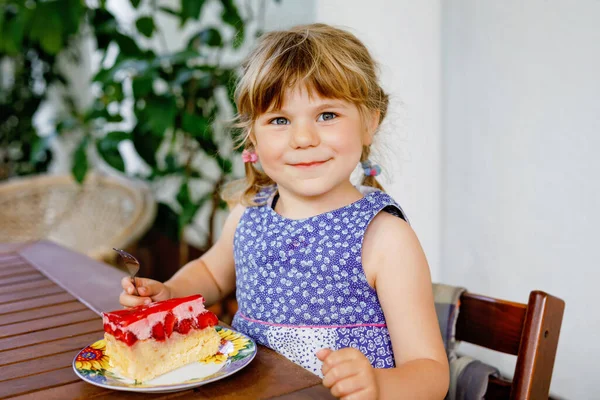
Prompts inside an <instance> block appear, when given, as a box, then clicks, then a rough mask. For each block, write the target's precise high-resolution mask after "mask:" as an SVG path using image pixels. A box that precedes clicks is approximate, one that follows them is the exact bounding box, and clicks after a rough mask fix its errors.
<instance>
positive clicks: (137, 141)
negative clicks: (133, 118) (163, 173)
mask: <svg viewBox="0 0 600 400" xmlns="http://www.w3.org/2000/svg"><path fill="white" fill-rule="evenodd" d="M131 139H132V141H133V146H134V147H135V151H136V152H137V153H138V154H139V155H140V157H141V158H142V159H143V160H144V161H145V162H146V163H147V164H148V165H149V166H151V167H155V166H156V152H157V151H158V148H159V147H160V144H161V143H162V141H163V138H162V137H158V136H155V135H153V134H152V133H151V132H149V131H147V130H145V129H144V127H143V126H142V125H141V124H139V123H138V125H136V126H135V128H134V129H133V131H132V136H131Z"/></svg>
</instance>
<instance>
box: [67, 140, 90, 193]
mask: <svg viewBox="0 0 600 400" xmlns="http://www.w3.org/2000/svg"><path fill="white" fill-rule="evenodd" d="M88 141H89V139H88V137H87V136H86V137H84V138H83V140H82V141H81V142H80V143H79V146H77V150H75V154H74V156H73V166H72V168H71V173H72V174H73V177H74V178H75V180H76V181H77V182H78V183H83V181H84V180H85V175H86V174H87V171H88V159H87V152H86V149H87V145H88Z"/></svg>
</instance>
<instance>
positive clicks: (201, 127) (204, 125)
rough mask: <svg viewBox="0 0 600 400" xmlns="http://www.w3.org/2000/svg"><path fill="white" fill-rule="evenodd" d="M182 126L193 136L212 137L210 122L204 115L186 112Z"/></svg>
mask: <svg viewBox="0 0 600 400" xmlns="http://www.w3.org/2000/svg"><path fill="white" fill-rule="evenodd" d="M181 128H182V129H183V130H184V131H186V132H189V133H190V134H191V135H192V136H193V137H201V138H210V134H211V132H210V123H209V122H208V120H207V119H206V118H204V117H202V116H199V115H195V114H189V113H187V112H186V113H184V114H183V117H182V119H181Z"/></svg>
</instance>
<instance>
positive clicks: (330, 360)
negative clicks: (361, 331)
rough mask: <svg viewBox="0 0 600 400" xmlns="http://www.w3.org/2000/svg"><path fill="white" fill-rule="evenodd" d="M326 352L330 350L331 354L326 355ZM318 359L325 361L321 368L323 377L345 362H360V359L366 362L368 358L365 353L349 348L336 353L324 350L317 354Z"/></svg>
mask: <svg viewBox="0 0 600 400" xmlns="http://www.w3.org/2000/svg"><path fill="white" fill-rule="evenodd" d="M324 350H328V351H329V353H325V352H324ZM319 356H322V357H323V358H320V357H319ZM317 358H319V360H321V361H323V366H322V367H321V372H323V375H326V374H327V372H328V371H329V370H330V369H331V368H333V367H334V366H335V365H337V364H339V363H342V362H345V361H358V360H360V359H365V360H366V357H365V356H364V355H363V353H361V352H360V351H359V350H357V349H354V348H352V347H347V348H344V349H340V350H336V351H331V350H329V349H322V350H319V351H318V352H317Z"/></svg>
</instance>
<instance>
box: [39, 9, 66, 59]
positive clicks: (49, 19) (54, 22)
mask: <svg viewBox="0 0 600 400" xmlns="http://www.w3.org/2000/svg"><path fill="white" fill-rule="evenodd" d="M42 4H49V5H51V4H52V3H42ZM46 8H50V7H46ZM41 12H43V11H42V8H41V7H40V8H39V9H38V11H37V13H41ZM57 12H58V10H55V9H54V7H52V8H50V9H49V10H47V12H44V14H46V15H44V23H43V26H44V30H43V32H44V33H43V36H42V37H41V38H40V45H41V46H42V48H43V49H44V51H46V52H47V53H48V54H58V52H59V51H60V50H61V48H62V45H63V38H62V35H63V27H62V23H61V20H60V17H59V16H58V14H57Z"/></svg>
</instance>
